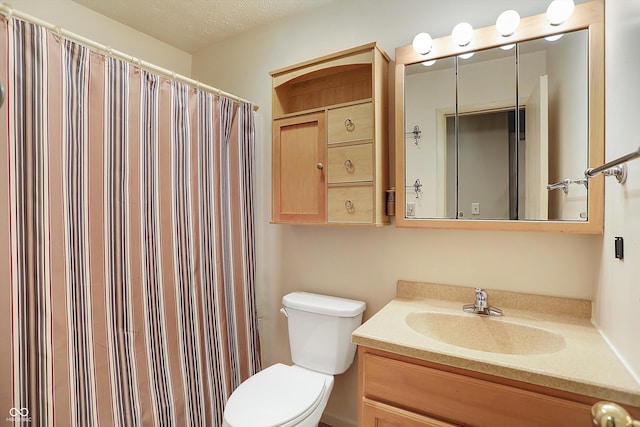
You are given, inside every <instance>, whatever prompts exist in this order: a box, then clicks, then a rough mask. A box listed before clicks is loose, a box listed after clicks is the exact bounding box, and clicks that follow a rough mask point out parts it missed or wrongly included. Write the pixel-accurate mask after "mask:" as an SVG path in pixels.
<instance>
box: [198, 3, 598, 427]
mask: <svg viewBox="0 0 640 427" xmlns="http://www.w3.org/2000/svg"><path fill="white" fill-rule="evenodd" d="M546 3H547V2H531V1H528V0H508V1H507V0H495V1H492V2H484V1H483V2H478V1H477V0H457V1H455V2H449V3H446V2H442V1H437V0H398V1H394V2H390V1H387V0H341V1H336V2H333V4H331V5H328V6H326V7H323V8H319V9H315V10H314V11H313V13H312V14H302V15H298V16H297V17H295V18H294V19H288V20H284V21H280V22H277V23H274V24H273V25H269V26H266V27H262V28H259V29H256V30H253V31H251V32H248V33H245V34H243V35H240V36H237V37H234V38H232V39H229V40H227V41H224V42H221V43H218V44H216V45H213V46H211V47H210V48H208V49H204V50H203V51H201V52H199V53H197V54H195V55H194V62H193V74H194V78H197V79H199V80H200V81H203V82H205V83H208V84H215V85H217V86H218V87H223V88H225V90H228V91H230V92H232V93H235V94H237V95H239V96H242V97H244V98H248V99H251V100H253V101H254V102H256V103H258V104H260V106H261V108H260V110H259V113H260V115H261V120H262V128H261V129H262V137H261V138H260V140H259V146H258V149H257V155H258V163H259V164H258V170H257V177H258V180H257V182H258V183H259V188H258V191H257V194H256V201H257V206H258V224H257V232H258V263H259V265H258V284H257V286H258V296H259V305H260V328H261V341H262V348H263V360H264V364H265V366H268V365H271V364H273V363H275V362H278V361H283V362H287V361H289V351H288V347H287V346H288V343H287V335H286V325H285V322H284V319H283V318H282V316H281V315H280V314H279V313H278V309H279V307H280V300H281V298H282V295H283V294H285V293H287V292H290V291H294V290H307V291H314V292H322V293H327V294H334V295H340V296H345V297H352V298H358V299H362V300H364V301H366V303H367V311H366V313H365V316H366V317H368V316H371V315H372V314H373V313H375V312H376V311H377V310H379V309H380V308H381V307H382V306H383V305H384V304H386V303H387V302H388V301H389V300H390V299H392V298H393V296H394V294H395V285H396V281H397V280H398V279H401V278H402V279H409V280H421V281H433V282H438V283H452V284H460V285H466V286H483V287H487V288H494V289H506V290H512V291H523V292H531V293H540V294H548V295H556V296H569V297H577V298H591V297H592V296H593V294H594V290H595V287H596V284H597V281H598V274H599V265H598V260H599V259H600V252H601V250H602V238H601V237H598V236H574V235H562V234H542V233H506V232H472V231H448V230H410V229H409V230H408V229H399V228H395V227H394V226H390V227H383V228H377V229H364V228H352V227H317V226H288V225H271V224H269V219H270V209H271V200H270V198H271V188H270V181H271V163H270V157H271V152H270V150H271V129H270V120H271V78H270V76H269V71H271V70H275V69H278V68H282V67H286V66H288V65H292V64H295V63H297V62H300V61H305V60H309V59H312V58H315V57H318V56H321V55H325V54H329V53H331V52H335V51H338V50H342V49H346V48H350V47H353V46H357V45H361V44H364V43H368V42H370V41H374V40H375V41H378V43H380V45H381V46H382V47H383V48H384V49H385V50H386V51H387V53H389V54H390V55H391V56H392V57H393V55H394V48H395V47H396V46H401V45H405V44H407V43H410V42H411V39H412V38H413V36H414V35H415V34H416V33H417V32H420V31H424V30H428V31H429V32H430V33H431V34H432V35H433V36H434V37H438V36H442V35H445V34H448V33H449V32H450V31H451V28H453V26H454V25H455V24H456V23H458V22H460V21H461V20H467V19H468V20H470V21H471V22H473V24H474V26H476V27H481V26H485V25H493V23H494V22H495V19H496V17H497V16H498V15H499V14H500V12H502V11H503V10H505V9H507V8H510V7H515V8H516V9H518V10H519V11H520V13H521V14H522V15H523V16H525V15H529V14H535V13H541V12H543V11H544V9H545V8H546ZM365 10H366V13H365V12H363V11H365ZM607 243H609V242H607ZM356 393H357V388H356V369H355V367H352V368H351V369H350V370H349V371H348V372H347V373H346V374H344V375H341V376H338V377H337V378H336V387H335V389H334V392H333V393H332V397H331V399H330V402H329V405H328V407H327V411H326V412H325V416H324V420H325V421H327V422H329V423H330V424H332V425H334V426H336V427H341V426H353V425H355V423H356V400H357V398H356Z"/></svg>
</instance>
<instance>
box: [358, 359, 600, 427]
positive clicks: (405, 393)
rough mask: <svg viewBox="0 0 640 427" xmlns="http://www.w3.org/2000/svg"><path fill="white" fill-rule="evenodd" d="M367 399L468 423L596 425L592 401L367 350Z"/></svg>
mask: <svg viewBox="0 0 640 427" xmlns="http://www.w3.org/2000/svg"><path fill="white" fill-rule="evenodd" d="M362 368H363V375H364V376H363V377H362V378H363V384H362V390H363V397H364V398H367V399H372V400H375V401H379V402H383V403H386V404H390V405H393V406H395V407H398V408H403V409H405V410H409V411H412V412H416V413H419V414H423V415H427V416H430V417H435V418H437V419H439V420H443V421H447V422H452V423H455V424H461V425H465V426H519V427H540V426H563V427H585V426H589V425H591V415H590V410H591V405H588V404H585V403H581V402H576V401H572V400H565V399H562V398H559V397H555V396H548V395H545V394H541V393H536V392H533V391H529V390H523V389H520V388H517V387H512V386H508V385H505V384H499V383H494V382H490V381H486V380H482V379H479V378H474V377H471V376H466V375H460V374H456V373H453V372H447V371H443V370H439V369H434V368H430V367H427V366H421V365H418V364H413V363H407V362H404V361H401V360H395V359H391V358H387V357H381V356H378V355H374V354H370V353H364V355H363V361H362Z"/></svg>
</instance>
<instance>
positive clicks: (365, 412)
mask: <svg viewBox="0 0 640 427" xmlns="http://www.w3.org/2000/svg"><path fill="white" fill-rule="evenodd" d="M362 418H363V419H362V420H361V422H360V424H359V425H360V427H455V425H454V424H449V423H445V422H442V421H438V420H434V419H433V418H429V417H425V416H423V415H418V414H414V413H413V412H409V411H405V410H403V409H400V408H396V407H394V406H389V405H385V404H383V403H380V402H376V401H373V400H369V399H364V400H363V402H362Z"/></svg>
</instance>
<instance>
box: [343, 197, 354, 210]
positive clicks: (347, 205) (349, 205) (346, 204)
mask: <svg viewBox="0 0 640 427" xmlns="http://www.w3.org/2000/svg"><path fill="white" fill-rule="evenodd" d="M344 207H345V208H346V209H347V212H349V213H351V212H353V211H354V210H355V206H354V205H353V202H352V201H351V200H348V199H347V200H346V201H345V202H344Z"/></svg>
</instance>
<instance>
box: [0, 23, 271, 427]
mask: <svg viewBox="0 0 640 427" xmlns="http://www.w3.org/2000/svg"><path fill="white" fill-rule="evenodd" d="M1 21H2V22H1V24H2V29H1V30H0V45H1V46H2V48H3V51H2V53H1V54H0V55H1V57H0V79H2V81H3V82H5V85H6V88H7V100H6V102H5V105H4V106H3V107H2V109H0V156H3V157H2V158H1V159H0V160H1V161H0V289H1V291H0V292H1V295H0V348H1V350H0V381H2V382H3V384H1V385H0V413H2V415H0V422H3V423H4V422H5V418H6V422H7V423H8V424H10V423H14V425H15V424H20V425H30V426H61V427H66V426H89V427H93V426H105V427H106V426H180V427H182V426H217V425H221V416H222V410H223V408H224V404H225V402H226V400H227V398H228V397H229V395H230V394H231V392H232V391H233V389H234V388H235V387H237V386H238V385H239V383H240V382H241V381H242V380H244V379H246V378H247V377H248V376H250V375H252V374H253V373H255V372H256V371H257V370H259V369H260V361H259V345H258V336H257V320H256V307H255V292H254V280H255V267H254V266H255V256H254V230H253V205H252V197H251V193H252V188H253V178H252V169H253V164H252V162H253V150H254V147H253V145H254V126H253V111H252V106H251V105H247V104H238V103H235V102H232V101H230V100H229V99H226V98H223V97H218V96H216V95H212V94H211V93H206V92H203V91H200V90H198V89H197V88H194V87H190V86H188V85H185V84H183V83H179V82H176V81H172V80H170V79H166V78H163V77H160V76H158V75H154V74H152V73H149V72H146V71H144V70H141V69H140V68H138V67H136V66H134V65H131V64H129V63H127V62H123V61H120V60H118V59H114V58H111V57H108V56H104V55H102V54H100V53H96V52H94V51H91V50H89V49H87V48H85V47H83V46H81V45H79V44H76V43H74V42H71V41H68V40H65V39H61V38H60V37H59V36H58V35H57V34H56V33H55V32H51V31H49V30H47V29H45V28H43V27H40V26H38V25H34V24H32V23H27V22H24V21H22V20H18V19H15V18H6V17H3V18H2V19H1Z"/></svg>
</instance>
